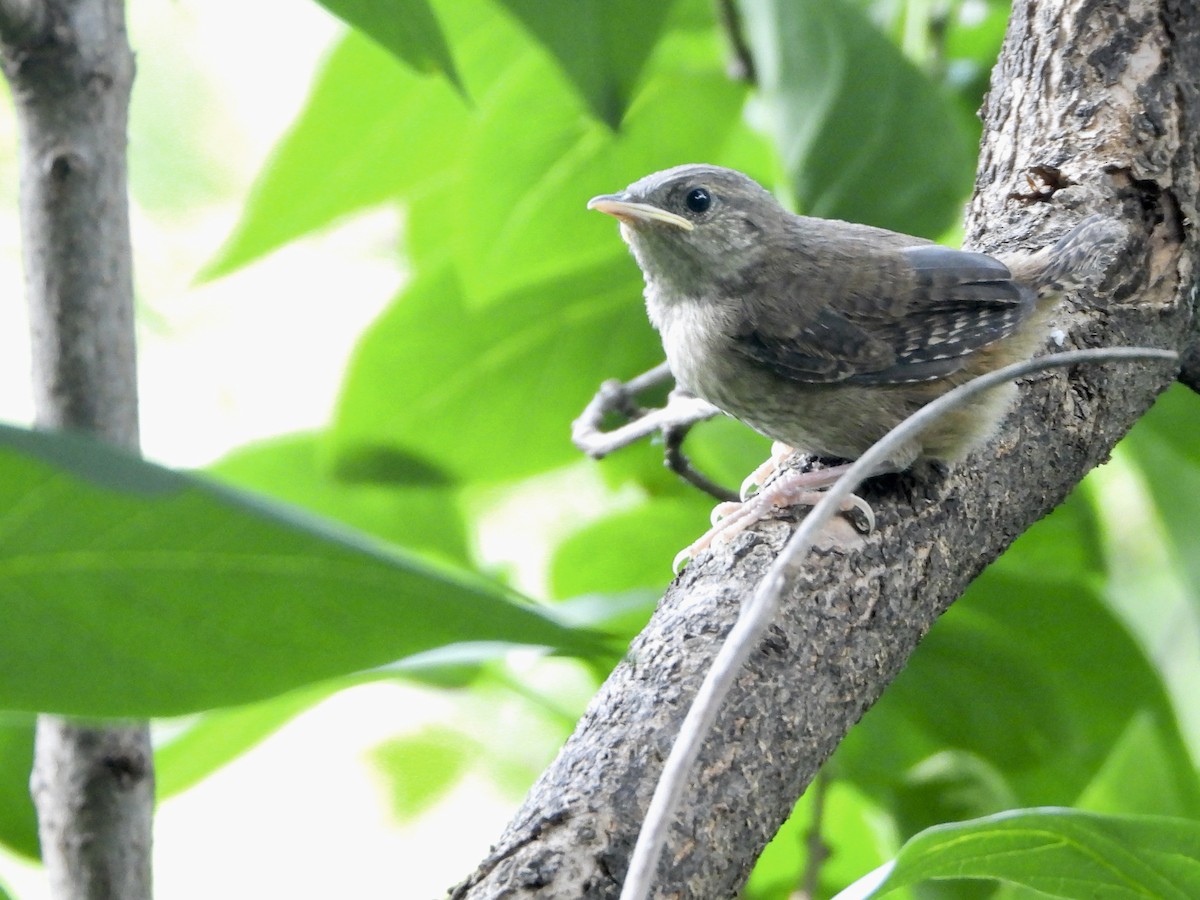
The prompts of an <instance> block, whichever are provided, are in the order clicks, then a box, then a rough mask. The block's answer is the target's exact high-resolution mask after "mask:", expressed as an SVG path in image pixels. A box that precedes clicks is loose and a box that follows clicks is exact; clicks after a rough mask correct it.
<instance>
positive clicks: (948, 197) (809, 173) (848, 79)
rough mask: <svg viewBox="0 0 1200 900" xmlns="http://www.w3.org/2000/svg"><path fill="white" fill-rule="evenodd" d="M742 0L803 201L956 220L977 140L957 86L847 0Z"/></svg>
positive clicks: (929, 224)
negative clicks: (955, 99)
mask: <svg viewBox="0 0 1200 900" xmlns="http://www.w3.org/2000/svg"><path fill="white" fill-rule="evenodd" d="M740 5H741V9H742V12H743V17H744V21H745V25H746V35H747V38H748V40H749V42H750V47H751V50H752V53H753V57H754V62H755V67H756V70H757V74H758V82H759V85H760V88H761V93H762V101H763V105H764V107H765V110H766V127H767V129H768V130H769V131H770V133H771V134H772V135H773V137H774V139H775V143H776V146H777V147H778V149H779V153H780V156H781V158H782V160H783V165H784V171H785V172H786V175H787V178H788V180H789V182H790V183H791V185H792V188H793V190H794V191H795V195H796V198H797V200H798V201H799V204H800V207H801V209H802V210H803V212H805V213H808V214H810V215H815V216H826V217H829V218H841V219H850V220H852V221H857V222H865V223H867V224H871V225H879V226H882V227H884V228H893V229H896V230H898V231H905V232H909V233H912V234H920V235H926V236H930V237H936V236H937V235H939V234H941V233H942V232H943V231H945V230H946V228H947V227H949V226H950V225H951V224H953V223H954V222H956V221H957V219H958V218H959V217H960V215H961V205H962V200H963V198H964V197H966V195H967V193H968V192H969V191H970V188H971V182H972V177H973V175H974V160H975V148H974V147H972V146H971V145H970V140H969V138H968V137H967V131H966V128H965V126H964V124H963V120H962V113H961V111H960V110H959V109H957V108H956V107H955V106H954V105H953V104H952V103H950V102H949V97H948V96H947V95H946V94H944V93H943V92H942V91H941V90H939V89H938V87H937V86H936V85H934V84H933V83H932V82H931V81H930V80H929V78H928V77H927V76H925V75H924V74H923V73H922V72H920V71H919V70H918V69H917V68H916V66H914V65H913V64H912V63H911V62H909V60H907V59H906V58H905V57H904V55H903V54H902V53H901V52H900V50H899V49H897V48H896V46H895V45H893V44H892V43H891V42H890V41H888V40H887V39H886V38H884V37H883V35H881V34H880V33H879V32H878V31H877V30H876V29H875V28H874V27H872V25H871V24H870V22H868V21H867V19H866V18H865V17H864V16H863V15H862V13H860V12H859V11H858V10H857V9H854V8H853V7H851V6H849V5H847V4H845V3H842V2H829V3H793V2H788V0H741V4H740Z"/></svg>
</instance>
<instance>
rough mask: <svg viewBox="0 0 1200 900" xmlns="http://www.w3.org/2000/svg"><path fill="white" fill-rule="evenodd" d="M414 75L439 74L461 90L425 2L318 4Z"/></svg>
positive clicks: (329, 0) (328, 0) (338, 0)
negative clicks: (409, 67) (374, 43)
mask: <svg viewBox="0 0 1200 900" xmlns="http://www.w3.org/2000/svg"><path fill="white" fill-rule="evenodd" d="M318 2H320V4H321V5H322V6H324V7H325V8H326V9H327V10H329V11H330V12H331V13H333V14H334V15H335V16H337V17H338V18H340V19H342V20H344V21H346V22H348V23H350V24H351V25H353V26H354V27H355V28H357V29H359V30H360V31H362V32H363V33H364V34H366V35H368V36H369V37H370V38H371V39H372V40H374V41H375V42H376V43H378V44H379V45H380V46H381V47H383V48H385V49H386V50H388V51H389V52H390V53H391V54H393V55H394V56H395V57H396V58H397V59H400V60H403V61H404V62H405V63H407V64H408V65H409V66H411V67H412V68H414V69H416V70H417V71H418V72H440V73H442V74H444V75H445V76H446V77H447V78H448V79H449V80H450V83H451V84H453V85H454V86H455V87H458V88H460V89H461V88H462V82H461V81H460V80H459V77H458V72H457V71H456V70H455V68H454V59H453V57H452V56H451V55H450V48H449V47H448V46H447V45H446V36H445V35H444V34H442V28H441V26H440V25H439V24H438V20H437V16H436V15H434V12H433V9H432V8H431V7H430V6H429V3H428V2H427V0H318Z"/></svg>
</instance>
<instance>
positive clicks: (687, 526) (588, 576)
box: [550, 491, 716, 625]
mask: <svg viewBox="0 0 1200 900" xmlns="http://www.w3.org/2000/svg"><path fill="white" fill-rule="evenodd" d="M694 494H695V496H693V497H682V498H679V499H675V498H668V499H662V500H658V501H656V502H647V503H644V504H642V505H640V506H637V507H635V508H633V509H629V510H622V511H620V512H616V513H613V514H611V515H609V516H606V517H604V518H603V519H600V520H599V521H597V522H594V523H592V524H591V525H588V526H586V527H584V528H581V529H580V530H579V531H577V532H574V533H573V534H571V535H570V536H569V537H568V538H566V539H565V540H564V541H563V542H562V543H560V544H559V545H558V548H557V549H556V551H555V554H554V558H553V560H552V563H551V571H550V584H551V591H552V593H553V595H554V596H556V597H573V596H576V595H579V594H589V593H617V592H620V591H628V590H631V589H633V588H642V587H653V588H658V589H659V590H660V591H661V590H662V589H664V588H666V586H667V583H668V582H669V581H670V580H671V578H672V575H673V573H672V572H671V560H672V559H674V558H675V554H676V553H678V552H679V551H680V550H682V549H683V548H684V547H686V546H688V544H690V543H691V542H692V541H694V540H696V538H698V537H700V535H702V534H703V533H704V531H705V529H707V527H708V510H709V509H710V508H711V507H712V506H713V504H714V503H715V502H716V501H714V500H711V499H706V498H705V496H704V495H703V494H700V493H699V492H698V491H695V492H694ZM642 624H643V625H644V624H645V622H642Z"/></svg>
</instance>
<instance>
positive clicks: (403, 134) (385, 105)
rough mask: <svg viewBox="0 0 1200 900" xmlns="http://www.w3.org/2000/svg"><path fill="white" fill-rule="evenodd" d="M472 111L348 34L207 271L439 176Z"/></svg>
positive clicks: (226, 269)
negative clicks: (418, 127) (468, 114)
mask: <svg viewBox="0 0 1200 900" xmlns="http://www.w3.org/2000/svg"><path fill="white" fill-rule="evenodd" d="M482 39H483V36H482V35H481V36H480V40H479V42H481V41H482ZM466 120H467V110H466V107H465V106H464V105H463V103H462V100H461V98H460V97H458V96H457V95H456V94H455V93H454V90H453V89H452V88H451V87H450V86H449V85H447V84H446V83H445V82H440V81H430V80H429V79H424V78H421V77H419V76H418V75H415V74H413V72H411V71H409V70H408V69H406V68H405V67H403V66H402V65H400V64H398V63H397V62H396V60H395V59H394V58H393V57H392V56H391V55H390V54H388V53H386V52H385V51H383V50H382V49H380V48H379V47H378V46H377V45H375V44H374V43H373V42H371V41H369V40H367V39H366V38H364V37H363V36H362V35H360V34H358V33H357V32H351V33H349V34H347V35H346V36H345V38H343V39H342V40H341V41H340V42H339V43H338V44H337V45H336V46H335V47H334V48H333V50H332V52H331V53H330V54H329V57H328V59H327V60H326V61H325V63H324V65H323V66H322V67H321V69H320V71H319V72H318V73H317V76H316V80H315V82H314V84H313V88H312V93H311V94H310V96H309V98H308V102H307V103H306V104H305V106H304V109H303V110H302V111H301V113H300V115H299V116H298V117H297V119H296V121H295V122H294V123H293V124H292V126H291V128H290V129H289V131H288V133H287V134H286V135H285V136H284V137H283V139H282V140H281V141H280V142H279V144H278V145H277V146H276V147H275V149H274V150H273V151H272V154H271V159H270V160H269V161H268V163H267V165H266V166H265V168H264V169H263V171H262V172H261V173H260V174H259V176H258V178H257V180H256V181H255V183H254V186H253V188H252V189H251V192H250V197H249V199H247V201H246V206H245V209H244V210H243V211H242V216H241V219H240V220H239V221H238V223H237V225H236V226H235V228H234V230H233V233H232V234H231V235H230V236H229V237H228V238H227V239H226V241H225V243H224V245H222V247H221V248H220V249H219V250H218V251H217V253H216V256H215V257H214V258H213V259H212V260H211V261H210V262H209V263H208V264H207V265H206V266H205V268H204V269H203V271H202V272H201V273H200V274H199V276H198V277H199V278H200V279H209V278H217V277H219V276H221V275H226V274H228V273H230V272H232V271H234V270H235V269H238V268H240V267H242V266H244V265H246V264H248V263H250V262H253V261H254V260H256V259H258V258H260V257H262V256H265V255H266V254H267V253H269V252H271V251H272V250H275V249H277V248H279V247H281V246H282V245H284V244H286V243H287V242H289V241H292V240H295V239H296V238H298V237H300V236H302V235H305V234H308V233H310V232H312V231H316V230H317V229H320V228H323V227H325V226H327V225H329V224H330V223H332V222H334V221H335V220H337V219H338V218H340V217H342V216H345V215H347V214H348V213H351V212H354V211H356V210H360V209H363V208H366V207H369V206H373V205H376V204H379V203H382V202H384V201H385V200H388V199H390V198H392V197H395V196H396V195H397V194H398V193H399V192H401V191H402V190H404V189H406V188H410V187H412V186H413V185H414V184H416V183H418V182H419V181H420V180H422V179H424V178H428V177H431V176H432V175H434V174H436V173H437V172H439V171H441V170H442V169H443V168H444V167H446V166H448V165H449V164H451V163H452V162H453V160H454V159H455V158H456V156H457V148H458V143H459V141H460V140H461V132H462V129H463V127H464V125H465V122H466ZM417 122H419V123H421V129H420V134H419V139H418V135H417V134H416V133H415V131H414V123H417Z"/></svg>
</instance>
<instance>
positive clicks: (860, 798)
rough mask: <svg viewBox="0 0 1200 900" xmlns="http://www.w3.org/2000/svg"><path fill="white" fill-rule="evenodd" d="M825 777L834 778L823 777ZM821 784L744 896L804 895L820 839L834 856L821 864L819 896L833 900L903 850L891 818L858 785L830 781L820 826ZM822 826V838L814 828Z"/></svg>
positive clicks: (770, 899)
mask: <svg viewBox="0 0 1200 900" xmlns="http://www.w3.org/2000/svg"><path fill="white" fill-rule="evenodd" d="M818 777H820V778H828V776H827V775H820V776H818ZM817 790H818V787H817V783H816V782H814V784H812V785H810V786H809V789H808V790H807V791H805V792H804V795H803V796H802V797H801V798H800V800H799V802H798V803H797V804H796V807H795V809H794V810H793V811H792V815H791V816H790V817H789V818H788V820H787V821H786V822H784V824H783V825H782V827H780V829H779V831H777V832H776V833H775V837H774V838H772V839H771V842H770V843H769V844H767V846H766V849H764V850H763V853H762V855H761V856H760V857H759V859H758V862H757V863H756V864H755V866H754V871H753V872H752V873H751V875H750V880H749V882H748V883H747V885H746V888H745V891H744V894H743V896H744V898H745V900H796V898H798V897H800V896H802V895H801V894H800V892H799V890H798V889H799V888H801V887H802V886H803V885H804V877H805V875H806V873H807V870H808V865H809V863H808V858H809V851H810V850H811V848H812V846H813V843H812V842H813V840H814V838H819V840H820V844H821V847H822V850H823V851H825V852H827V853H828V856H826V857H825V858H823V859H822V861H821V862H820V863H819V864H818V867H817V868H818V871H819V874H820V881H819V889H818V891H817V893H816V896H818V897H828V896H829V895H830V894H832V893H833V892H834V891H835V890H837V888H838V887H840V886H842V885H845V884H847V883H849V882H850V881H852V880H853V879H854V878H855V877H856V876H857V875H858V874H860V873H861V872H863V871H864V870H867V869H870V868H873V867H875V866H878V865H880V864H881V863H882V862H884V860H887V859H889V858H890V857H892V856H894V855H895V854H896V852H897V851H898V850H899V848H900V843H901V841H900V838H899V836H898V835H897V834H896V833H895V831H894V830H893V829H891V828H890V827H889V825H888V820H887V815H886V813H885V811H884V810H882V809H881V808H880V807H878V806H877V805H876V804H875V803H874V802H873V801H872V800H871V799H869V798H867V797H866V796H864V795H863V794H862V793H860V792H859V791H858V790H857V789H856V788H855V786H854V785H853V784H851V783H849V782H846V781H841V780H837V779H829V780H828V782H827V784H826V785H825V787H824V790H825V798H824V801H823V808H822V810H821V816H820V822H819V825H818V823H814V821H813V801H814V797H815V793H816V791H817ZM814 826H816V827H819V835H816V836H814V835H813V834H812V829H813V828H814Z"/></svg>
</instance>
